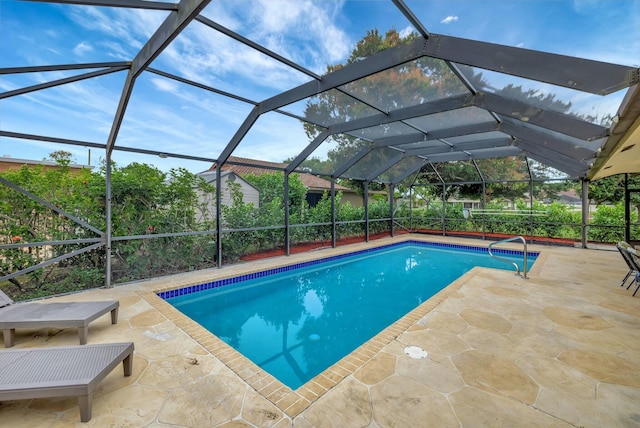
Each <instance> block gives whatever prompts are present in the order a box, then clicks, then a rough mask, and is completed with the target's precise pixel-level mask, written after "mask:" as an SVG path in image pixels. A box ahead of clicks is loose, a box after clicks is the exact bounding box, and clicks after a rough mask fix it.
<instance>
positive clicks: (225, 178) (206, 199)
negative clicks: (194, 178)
mask: <svg viewBox="0 0 640 428" xmlns="http://www.w3.org/2000/svg"><path fill="white" fill-rule="evenodd" d="M197 175H198V176H200V177H202V178H203V179H204V180H205V181H206V182H207V183H209V184H211V185H212V186H215V187H217V185H216V172H215V171H204V172H201V173H198V174H197ZM220 182H221V187H220V202H221V203H222V205H231V204H232V202H233V201H232V199H231V189H230V186H229V182H234V183H237V184H238V185H240V191H241V192H242V201H243V202H244V203H245V204H248V203H252V204H253V206H254V208H259V207H260V192H258V189H256V188H255V187H253V186H252V185H251V184H250V183H249V182H248V181H245V180H243V179H242V178H241V177H240V176H238V175H236V174H234V173H233V172H223V173H222V175H221V177H220ZM198 197H199V198H200V201H201V202H202V203H203V204H205V205H206V207H207V208H206V209H207V214H208V216H209V218H211V219H214V218H215V217H216V195H215V193H213V194H203V193H201V192H198Z"/></svg>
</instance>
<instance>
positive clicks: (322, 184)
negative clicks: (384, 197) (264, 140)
mask: <svg viewBox="0 0 640 428" xmlns="http://www.w3.org/2000/svg"><path fill="white" fill-rule="evenodd" d="M228 161H229V162H237V163H241V164H253V165H258V166H247V165H234V164H232V163H227V164H225V165H223V166H222V171H224V172H234V173H236V174H237V175H239V176H241V177H242V176H247V175H249V174H253V175H257V176H258V175H262V174H268V173H273V172H280V173H282V172H281V170H282V169H284V168H286V167H287V165H288V164H286V163H279V162H267V161H261V160H257V159H248V158H241V157H237V156H230V157H229V160H228ZM261 167H263V168H261ZM215 169H216V164H214V165H213V166H212V167H211V169H210V170H209V171H210V172H213V173H214V176H215ZM294 174H297V175H298V177H299V178H300V181H301V182H302V184H303V185H304V186H305V187H306V188H307V197H306V199H307V203H308V204H309V206H312V207H314V206H316V204H317V203H318V202H319V201H320V199H321V198H322V195H323V194H324V192H330V191H331V182H330V181H328V180H325V179H324V178H320V177H317V176H315V175H313V174H308V173H305V172H295V173H294ZM335 191H336V193H337V192H342V203H345V202H349V203H350V204H351V205H353V206H354V207H361V206H363V198H362V195H359V194H357V193H356V192H355V191H354V190H352V189H349V188H348V187H345V186H341V185H339V184H336V185H335Z"/></svg>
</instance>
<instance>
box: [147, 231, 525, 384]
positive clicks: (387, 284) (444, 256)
mask: <svg viewBox="0 0 640 428" xmlns="http://www.w3.org/2000/svg"><path fill="white" fill-rule="evenodd" d="M494 253H496V254H498V255H499V256H500V257H503V258H508V259H510V260H513V261H514V262H516V263H519V264H521V263H522V252H517V251H500V250H494ZM518 254H519V255H518ZM528 254H529V256H528V260H529V265H531V264H533V261H534V260H535V257H536V256H537V253H528ZM474 266H484V267H493V268H498V269H512V270H513V269H514V268H513V266H511V265H509V264H506V263H504V262H501V261H499V260H496V259H492V258H491V257H489V256H488V254H487V252H486V249H484V248H476V247H468V246H464V247H462V246H453V245H445V244H435V243H424V242H417V241H409V242H407V243H400V244H392V245H388V246H384V247H381V248H378V249H374V250H365V251H360V252H357V253H351V254H346V255H342V256H336V257H331V258H328V259H324V260H319V261H313V262H306V263H302V264H301V265H295V266H290V267H285V268H277V269H272V270H270V271H266V272H259V273H255V274H250V275H244V276H242V277H238V278H230V279H225V280H220V281H215V282H211V283H207V284H201V285H198V286H192V287H188V288H186V289H181V290H172V291H168V292H163V293H160V294H159V295H160V297H162V298H164V299H165V300H166V301H168V302H169V303H171V304H172V305H173V306H175V307H176V308H177V309H178V310H180V311H181V312H183V313H184V314H185V315H187V316H188V317H190V318H192V319H193V320H195V321H196V322H198V323H199V324H201V325H202V326H204V327H205V328H206V329H208V330H209V331H211V332H212V333H213V334H215V335H216V336H218V337H219V338H220V339H222V340H224V341H225V342H226V343H228V344H229V345H231V346H232V347H233V348H235V349H236V350H238V351H239V352H240V353H242V354H243V355H245V356H246V357H247V358H249V359H250V360H252V361H253V362H254V363H256V364H257V365H258V366H260V367H261V368H262V369H264V370H265V371H267V372H269V373H271V374H272V375H273V376H275V377H276V378H277V379H279V380H280V381H281V382H282V383H284V384H285V385H287V386H289V387H290V388H292V389H296V388H298V387H299V386H301V385H303V384H304V383H306V382H307V381H308V380H310V379H312V378H313V377H315V376H316V375H317V374H319V373H321V372H322V371H324V370H325V369H326V368H328V367H330V366H331V365H333V364H334V363H335V362H337V361H338V360H340V359H341V358H342V357H344V356H345V355H348V354H349V353H351V352H352V351H353V350H354V349H356V348H357V347H358V346H360V345H362V344H363V343H364V342H366V341H367V340H369V339H370V338H372V337H373V336H375V335H376V334H377V333H379V332H380V331H381V330H383V329H384V328H386V327H387V326H388V325H390V324H392V323H393V322H395V321H396V320H398V319H399V318H400V317H402V316H403V315H405V314H406V313H407V312H409V311H411V310H412V309H414V308H415V307H417V306H418V305H420V304H421V303H422V302H424V301H426V300H428V299H429V298H430V297H431V296H433V295H434V294H435V293H437V292H438V291H440V290H441V289H443V288H444V287H446V286H447V285H448V284H449V283H451V282H453V281H454V280H455V279H456V278H458V277H460V276H461V275H462V274H464V273H465V272H467V271H468V270H470V269H471V268H473V267H474ZM521 268H522V267H521Z"/></svg>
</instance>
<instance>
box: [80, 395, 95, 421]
mask: <svg viewBox="0 0 640 428" xmlns="http://www.w3.org/2000/svg"><path fill="white" fill-rule="evenodd" d="M91 401H92V397H91V394H89V395H81V396H80V397H78V407H80V422H89V421H90V420H91Z"/></svg>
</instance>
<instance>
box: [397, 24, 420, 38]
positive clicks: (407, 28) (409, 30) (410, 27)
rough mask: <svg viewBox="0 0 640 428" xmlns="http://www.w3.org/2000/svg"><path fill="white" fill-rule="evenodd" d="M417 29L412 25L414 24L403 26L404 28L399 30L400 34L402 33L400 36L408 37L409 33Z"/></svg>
mask: <svg viewBox="0 0 640 428" xmlns="http://www.w3.org/2000/svg"><path fill="white" fill-rule="evenodd" d="M415 31H416V30H415V29H414V28H413V27H412V26H408V27H405V28H403V29H402V30H400V31H399V32H398V34H399V35H400V37H402V38H404V37H407V36H408V35H409V34H411V33H413V32H415Z"/></svg>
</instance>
